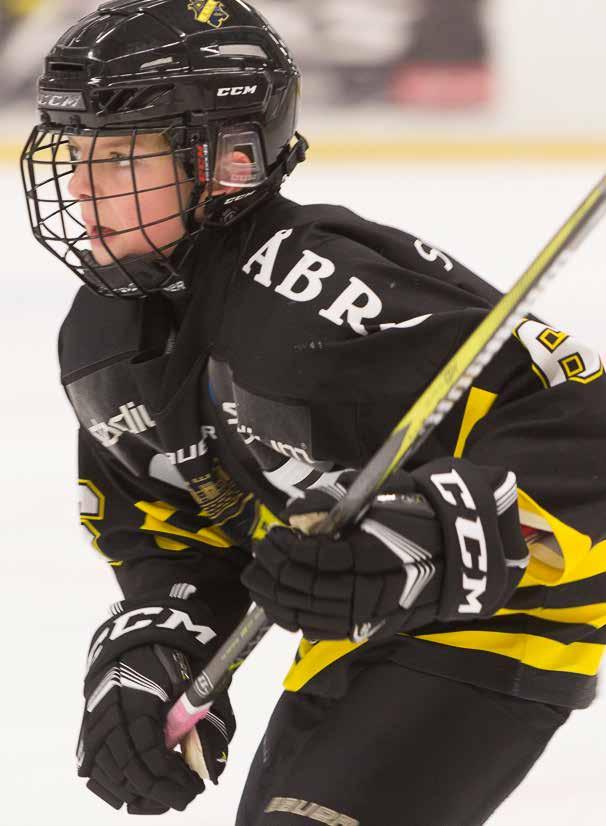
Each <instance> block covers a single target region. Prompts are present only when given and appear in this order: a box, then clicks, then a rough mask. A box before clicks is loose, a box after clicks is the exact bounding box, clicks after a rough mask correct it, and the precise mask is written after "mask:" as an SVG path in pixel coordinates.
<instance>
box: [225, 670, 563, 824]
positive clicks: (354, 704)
mask: <svg viewBox="0 0 606 826" xmlns="http://www.w3.org/2000/svg"><path fill="white" fill-rule="evenodd" d="M568 714H569V711H568V710H567V709H563V708H559V707H557V706H550V705H545V704H543V703H536V702H530V701H528V700H523V699H518V698H514V697H509V696H507V695H504V694H498V693H496V692H493V691H488V690H484V689H482V688H477V687H475V686H471V685H467V684H465V683H457V682H454V681H452V680H448V679H445V678H442V677H436V676H433V675H430V674H423V673H420V672H415V671H411V670H409V669H407V668H404V667H403V666H401V665H398V664H395V663H391V662H382V663H375V664H372V665H370V666H369V667H368V668H366V669H365V670H364V671H362V672H361V673H359V674H358V675H357V676H356V677H355V679H354V680H352V682H351V684H350V685H349V688H348V691H347V693H346V694H345V695H344V696H343V697H340V698H339V699H336V700H335V699H326V698H322V697H317V696H313V695H306V694H303V693H291V692H285V693H284V694H283V695H282V696H281V698H280V700H279V701H278V703H277V705H276V708H275V709H274V712H273V714H272V717H271V719H270V722H269V725H268V728H267V731H266V733H265V736H264V738H263V740H262V742H261V744H260V745H259V748H258V750H257V753H256V755H255V757H254V760H253V763H252V765H251V768H250V772H249V775H248V780H247V782H246V786H245V789H244V793H243V796H242V800H241V802H240V808H239V811H238V816H237V819H236V826H318V824H330V825H331V826H479V824H482V823H486V822H487V820H488V818H489V817H490V816H491V814H492V813H493V812H494V811H495V810H496V809H497V807H498V806H499V805H500V804H501V803H502V802H503V800H505V798H506V797H507V796H508V795H509V794H511V792H512V791H513V790H514V789H515V788H516V787H517V786H518V785H519V783H520V782H521V781H522V780H523V779H524V777H525V776H526V774H527V773H528V771H529V770H530V769H531V767H532V766H533V764H534V763H535V761H536V760H537V758H538V757H539V756H540V754H541V753H542V752H543V750H544V749H545V747H546V745H547V743H548V742H549V740H550V739H551V737H552V736H553V734H554V733H555V731H556V730H557V729H558V727H559V726H560V725H561V724H562V723H563V722H564V721H565V720H566V719H567V717H568ZM537 822H542V821H541V819H540V814H539V819H538V821H537Z"/></svg>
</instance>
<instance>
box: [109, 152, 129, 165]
mask: <svg viewBox="0 0 606 826" xmlns="http://www.w3.org/2000/svg"><path fill="white" fill-rule="evenodd" d="M109 157H110V158H111V159H112V161H113V162H114V163H115V164H116V165H117V166H119V167H120V168H121V169H127V168H128V167H130V164H131V160H132V158H131V156H130V155H124V154H123V153H122V152H110V154H109Z"/></svg>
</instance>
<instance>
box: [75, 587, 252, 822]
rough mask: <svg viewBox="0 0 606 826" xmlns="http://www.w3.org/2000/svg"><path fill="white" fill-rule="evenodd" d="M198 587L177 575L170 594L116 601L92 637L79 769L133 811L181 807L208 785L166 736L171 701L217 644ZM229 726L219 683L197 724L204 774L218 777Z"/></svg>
mask: <svg viewBox="0 0 606 826" xmlns="http://www.w3.org/2000/svg"><path fill="white" fill-rule="evenodd" d="M195 590H196V589H195V588H194V587H193V586H191V585H186V584H183V583H180V584H177V585H174V586H173V587H172V588H171V589H170V595H169V591H168V589H167V590H166V591H165V592H164V594H160V595H159V596H158V597H157V598H156V597H153V596H152V597H151V598H150V599H146V600H145V601H142V600H136V601H135V600H133V601H125V602H122V603H118V604H117V605H116V606H113V607H112V614H113V616H112V617H111V619H109V620H108V621H107V622H105V623H104V624H103V625H102V626H101V627H100V628H99V629H98V630H97V632H96V633H95V635H94V637H93V640H92V643H91V647H90V651H89V659H88V673H87V675H86V678H85V683H84V697H85V701H86V702H85V709H84V719H83V722H82V728H81V731H80V739H79V743H78V774H79V776H80V777H88V778H90V779H89V781H88V784H87V786H88V788H89V789H90V790H91V791H93V792H94V793H95V794H96V795H98V796H99V797H101V798H102V799H103V800H105V802H106V803H109V805H110V806H113V807H114V808H115V809H120V808H121V807H122V805H123V804H124V803H126V804H127V808H128V812H129V813H130V814H161V813H163V812H166V811H168V810H169V809H178V810H179V811H182V810H183V809H185V808H186V806H187V805H188V804H189V803H191V801H192V800H193V799H194V797H196V795H198V794H200V793H201V792H203V791H204V782H203V780H202V779H201V777H200V776H199V775H198V773H196V772H194V771H192V770H191V769H190V768H189V767H188V766H187V764H186V762H185V760H184V759H183V757H182V756H181V755H180V754H179V753H178V752H176V751H169V750H168V749H167V748H166V746H165V745H164V723H165V719H166V714H167V712H168V710H169V709H170V706H171V705H172V701H174V700H175V699H176V698H177V697H178V696H179V695H180V694H181V693H182V692H183V691H184V689H185V688H186V687H187V685H188V684H189V682H190V680H191V678H192V677H195V676H196V674H197V673H198V671H200V670H201V669H202V668H203V667H204V664H205V663H206V662H208V660H209V659H210V657H211V656H212V655H213V654H214V653H215V651H216V649H217V648H218V647H219V640H218V637H217V635H216V633H215V632H214V631H213V630H212V624H211V619H210V612H209V611H208V609H207V608H206V606H205V605H204V604H203V603H202V602H201V601H200V600H197V599H196V598H195V596H193V594H194V593H195ZM179 595H182V597H181V598H179ZM192 670H193V674H192ZM235 729H236V722H235V719H234V715H233V712H232V709H231V705H230V702H229V697H228V695H227V691H225V692H224V694H222V695H220V697H219V698H218V700H217V701H216V702H215V703H214V704H213V706H212V709H211V712H210V713H209V715H208V716H207V717H206V718H205V719H204V720H202V721H201V722H200V723H198V724H197V727H196V730H197V734H198V736H199V738H200V743H201V746H202V752H203V758H204V759H203V761H202V763H203V765H202V767H201V768H202V774H204V775H205V776H207V777H208V778H210V779H211V780H212V782H213V783H215V784H216V783H217V781H218V778H219V775H220V774H221V772H222V771H223V770H224V768H225V764H226V762H227V755H228V743H229V742H230V741H231V739H232V737H233V735H234V732H235Z"/></svg>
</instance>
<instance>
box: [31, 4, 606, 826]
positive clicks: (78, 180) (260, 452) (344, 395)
mask: <svg viewBox="0 0 606 826" xmlns="http://www.w3.org/2000/svg"><path fill="white" fill-rule="evenodd" d="M298 98H299V74H298V71H297V69H296V66H295V65H294V63H293V61H292V59H291V57H290V55H289V52H288V50H287V48H286V46H285V45H284V44H283V43H282V41H281V40H280V38H279V36H278V35H277V34H276V32H274V31H273V30H272V29H271V27H270V26H269V25H268V24H267V23H266V22H265V21H264V20H263V19H262V18H261V17H260V16H259V15H258V14H257V13H256V12H255V11H254V10H253V9H252V8H251V7H250V6H248V4H247V3H245V2H242V0H222V2H214V0H191V2H190V3H189V4H188V3H187V0H139V1H138V2H131V0H126V2H125V0H112V2H110V3H106V4H105V5H103V6H101V7H100V8H99V10H98V11H97V12H96V13H94V14H91V15H89V16H88V17H85V18H84V19H83V20H81V21H79V22H78V23H76V24H75V25H74V26H73V27H72V28H71V29H70V30H69V31H68V32H67V33H66V34H65V35H64V36H63V37H62V38H61V39H60V40H59V42H58V43H57V44H56V46H55V47H54V48H53V49H52V51H51V52H50V54H49V55H48V57H47V59H46V63H45V69H44V74H43V75H42V77H41V79H40V82H39V97H38V103H39V108H40V113H41V118H40V123H39V125H38V126H36V127H35V129H34V130H33V132H32V135H31V137H30V139H29V141H28V143H27V145H26V147H25V149H24V152H23V170H24V180H25V186H26V194H27V198H28V204H29V206H30V216H31V221H32V227H33V230H34V234H35V236H36V238H37V239H38V240H39V241H40V242H41V243H42V244H44V245H45V246H46V247H47V248H48V249H49V250H50V251H52V252H53V253H54V254H55V255H57V256H59V257H60V258H61V259H62V260H63V261H64V262H65V263H66V265H67V266H68V267H69V268H70V270H72V271H73V272H74V273H75V274H76V275H78V276H79V277H80V278H81V279H82V280H83V281H84V282H85V284H86V286H85V287H83V288H82V289H81V290H80V291H79V292H78V294H77V296H76V298H75V301H74V304H73V306H72V308H71V310H70V312H69V314H68V316H67V318H66V320H65V322H64V324H63V327H62V330H61V336H60V359H61V372H62V380H63V384H64V386H65V390H66V392H67V395H68V398H69V400H70V402H71V404H72V406H73V408H74V411H75V413H76V415H77V417H78V421H79V424H80V431H79V433H80V440H79V445H80V447H79V458H80V477H81V478H80V492H81V520H82V523H83V525H84V526H85V528H86V529H87V530H88V532H89V533H90V537H91V541H92V544H93V546H94V547H95V548H96V549H97V551H99V552H100V553H101V554H102V555H104V556H105V558H106V559H107V561H108V562H109V564H110V565H111V566H112V567H113V569H114V571H115V574H116V577H117V579H118V582H119V584H120V587H121V589H122V591H123V594H124V599H123V601H121V602H120V603H118V604H117V605H115V606H113V608H112V611H111V616H110V618H109V619H108V620H107V621H106V622H105V623H104V624H103V625H102V626H101V627H100V628H99V629H98V630H97V631H96V632H95V634H94V635H93V640H92V643H91V648H90V653H89V659H88V666H87V674H86V678H85V684H84V696H85V707H84V717H83V723H82V729H81V735H80V739H79V745H78V759H79V774H80V776H82V777H86V778H88V786H89V788H90V789H91V790H92V791H93V792H95V793H96V794H97V795H99V796H100V797H101V798H103V800H105V801H106V802H107V803H109V804H110V805H111V806H114V807H115V808H117V809H119V808H120V807H121V806H122V805H123V804H126V805H127V808H128V811H129V812H132V813H156V812H164V811H167V810H168V809H170V808H174V809H178V810H182V809H184V808H185V807H186V806H187V805H188V804H189V803H190V802H191V801H192V800H193V798H194V797H196V795H198V794H199V793H201V792H202V791H203V789H204V783H203V780H202V779H201V777H200V776H199V775H198V774H196V773H195V772H194V771H192V770H191V769H190V768H189V767H188V766H187V765H186V763H185V761H184V759H183V758H182V757H181V756H180V754H178V753H176V752H169V751H167V750H166V748H165V746H164V740H163V723H164V719H165V716H166V713H167V710H168V708H169V707H170V704H171V702H172V701H173V700H174V698H175V697H176V696H177V695H178V694H179V693H180V692H181V691H182V690H183V687H184V686H185V685H186V684H187V682H188V680H189V679H190V678H191V675H192V673H195V672H197V671H198V670H199V669H200V668H201V667H202V666H203V665H204V663H205V662H207V661H208V659H209V658H210V657H211V656H212V655H213V653H214V652H215V651H216V650H217V647H218V646H219V645H220V643H221V641H222V640H224V639H225V638H226V636H227V635H228V634H229V633H230V632H231V631H232V630H233V629H234V627H235V626H236V624H237V623H238V622H239V620H240V619H241V618H242V617H243V615H244V613H245V612H246V611H247V609H248V607H249V604H250V599H251V596H252V598H253V599H254V601H255V602H257V603H259V604H260V605H262V606H263V607H264V608H265V610H266V611H267V613H268V615H269V616H270V617H271V618H272V619H273V620H274V621H275V622H277V623H278V624H280V625H281V626H283V627H284V628H287V629H289V630H292V631H295V630H299V629H302V630H303V632H304V638H303V640H302V641H301V643H300V645H299V648H298V651H297V653H296V657H295V662H294V664H293V666H292V668H291V669H290V671H289V673H288V675H287V676H286V680H285V689H286V691H285V693H284V694H283V696H282V698H281V699H280V701H279V703H278V705H277V707H276V709H275V712H274V714H273V716H272V719H271V721H270V723H269V727H268V731H267V734H266V736H265V737H264V739H263V742H262V744H261V745H260V747H259V750H258V753H257V754H256V756H255V757H254V760H253V763H252V767H251V770H250V774H249V778H248V781H247V784H246V787H245V790H244V793H243V797H242V800H241V803H240V808H239V813H238V816H237V821H236V822H237V826H298V825H299V824H300V825H301V826H303V824H309V826H313V825H314V824H317V823H330V824H333V826H337V824H340V826H355V825H356V824H357V826H396V824H397V825H398V826H399V824H407V826H475V824H481V823H484V822H486V820H487V819H488V818H489V817H490V815H491V813H492V812H493V811H494V810H495V809H496V808H497V807H498V806H499V804H500V803H501V802H502V801H503V800H504V799H505V798H506V797H507V795H508V794H509V793H510V792H511V791H512V790H513V789H514V788H515V787H516V786H517V785H518V784H519V783H520V781H521V780H522V779H523V778H524V777H525V775H526V774H527V772H528V771H529V769H530V768H531V766H532V765H533V764H534V762H535V761H536V759H537V757H538V756H539V755H540V754H541V752H542V751H543V750H544V748H545V747H546V745H547V743H548V742H549V740H550V738H551V737H552V735H553V734H554V732H555V731H556V730H557V729H558V727H559V726H560V725H561V724H562V723H563V722H564V721H565V720H566V718H567V717H568V715H569V712H570V710H571V709H575V708H583V707H585V706H587V705H589V704H590V703H591V701H592V699H593V697H594V694H595V687H596V674H597V671H598V666H599V661H600V657H601V655H602V652H603V646H604V643H605V642H606V637H605V634H604V631H603V630H601V629H602V627H603V626H604V625H605V624H606V610H605V608H604V605H605V604H606V551H605V548H606V546H605V545H604V544H601V545H600V544H599V543H600V540H602V539H603V537H604V527H605V521H606V520H605V517H604V503H605V502H606V473H605V472H604V468H605V467H606V461H605V460H606V418H605V417H604V413H603V411H604V409H605V402H606V378H605V377H604V371H603V367H602V365H601V363H600V360H599V358H598V357H597V356H596V355H595V354H594V353H593V352H592V351H591V350H590V349H589V348H587V347H585V346H584V345H582V344H580V343H579V342H578V341H576V339H575V338H574V337H573V336H571V335H568V334H566V333H564V332H562V331H560V330H557V329H553V328H552V327H550V326H549V325H548V324H545V323H543V322H541V321H538V320H536V319H534V318H529V319H526V320H524V321H522V323H520V324H519V326H518V327H517V329H516V331H515V335H514V336H513V337H512V338H511V339H510V340H509V341H508V343H507V344H506V345H505V347H504V348H503V350H502V351H501V353H500V354H499V355H498V356H497V357H496V358H495V359H494V361H493V362H492V363H491V364H490V365H489V366H488V367H487V368H486V369H485V370H484V372H483V373H482V374H481V375H480V376H479V377H478V378H477V379H476V381H475V382H474V385H473V386H472V388H471V389H470V390H469V392H468V393H466V395H465V396H464V398H462V399H461V400H460V402H459V403H458V404H457V405H456V407H455V408H454V409H453V410H452V412H451V413H450V414H449V415H448V416H447V418H446V419H445V420H444V422H443V423H442V424H441V425H440V426H439V427H438V428H437V429H436V430H435V431H434V432H433V434H432V436H431V437H430V438H429V439H428V441H427V442H426V443H425V444H424V446H423V448H422V449H421V450H420V451H419V453H417V454H416V455H415V457H414V460H413V461H412V462H411V463H410V464H409V465H408V466H407V467H406V470H402V471H400V472H398V473H397V474H396V475H394V476H393V477H392V479H391V480H390V482H389V483H387V485H386V488H385V490H384V492H383V493H382V494H381V495H380V496H379V497H377V499H376V500H375V501H374V502H373V504H372V506H371V508H370V509H369V511H368V512H367V513H366V514H364V516H363V518H362V519H360V520H359V521H358V523H357V524H356V525H353V526H350V527H349V528H348V529H347V530H346V531H344V532H343V533H342V535H341V536H339V537H336V538H333V537H325V536H322V537H320V536H313V537H310V536H306V535H305V534H303V533H302V532H300V531H297V530H294V529H293V528H291V527H289V524H290V519H291V517H295V516H296V517H300V516H301V515H307V514H308V513H310V512H318V511H320V512H321V511H324V510H327V509H328V508H330V506H331V504H332V503H333V502H334V501H335V498H338V497H339V496H341V495H342V493H343V491H344V490H345V489H346V487H347V485H348V484H350V482H351V478H352V475H353V474H355V473H356V472H357V470H359V469H360V468H361V467H363V466H364V464H365V463H366V462H367V460H368V459H369V457H370V456H371V455H372V454H373V452H374V451H375V450H376V449H377V447H378V446H379V445H380V444H381V443H382V441H383V439H384V438H385V437H386V435H387V434H388V432H389V431H390V429H391V427H392V426H393V424H394V423H395V422H396V421H397V420H398V419H399V418H400V417H401V415H402V413H403V412H404V411H405V410H406V409H407V408H408V407H409V406H410V405H411V404H412V402H413V401H414V400H415V399H416V398H417V397H418V395H419V393H421V391H422V390H423V389H424V387H426V386H427V384H428V382H429V381H430V380H431V379H432V377H433V376H434V375H435V373H436V372H437V371H438V370H439V369H440V367H441V366H442V365H443V364H444V363H445V361H446V360H447V359H448V357H449V356H450V355H451V354H452V353H453V352H454V351H455V350H456V349H457V347H458V346H459V345H460V343H461V342H462V341H464V340H465V338H466V337H467V336H468V335H469V334H470V333H471V331H472V330H473V329H474V328H475V327H476V326H477V324H478V323H479V321H480V320H481V319H482V318H483V317H484V316H485V315H486V313H487V312H488V311H489V309H490V307H491V306H492V305H493V304H494V303H495V302H496V300H497V299H498V292H497V291H496V290H495V289H493V288H492V287H490V286H489V285H488V284H486V283H485V282H483V281H482V280H481V279H480V278H478V277H477V276H475V275H473V274H472V273H471V272H469V271H468V270H467V269H466V268H465V267H463V266H462V265H461V264H459V263H457V262H456V261H455V260H454V259H453V258H451V257H450V256H449V255H446V254H445V253H443V252H441V251H440V250H438V249H436V248H434V247H432V246H431V245H429V244H427V243H425V242H424V241H422V240H420V239H417V238H415V237H414V236H411V235H408V234H406V233H405V232H401V231H400V230H396V229H391V228H389V227H385V226H380V225H377V224H374V223H372V222H370V221H367V220H364V219H362V218H360V217H358V216H357V215H355V214H353V213H351V212H349V211H348V210H347V209H345V208H342V207H337V206H327V205H310V206H300V205H298V204H295V203H293V202H291V201H288V200H286V199H285V198H283V197H281V196H280V194H279V189H280V185H281V183H282V180H283V178H284V177H285V176H286V175H288V174H290V173H291V172H292V171H293V169H294V168H295V166H296V165H297V163H298V162H300V161H301V160H303V158H304V155H305V148H306V145H305V141H304V140H303V138H301V137H300V136H298V135H297V134H296V133H295V127H296V118H297V106H298ZM411 491H412V492H420V493H422V494H424V496H425V497H426V498H427V499H428V500H429V502H430V504H431V509H430V510H428V509H422V510H421V511H418V510H417V511H411V509H410V507H409V505H408V504H407V503H408V502H409V501H410V497H408V498H407V497H403V496H402V495H401V494H402V493H406V492H411ZM529 549H530V561H529ZM251 554H252V555H251ZM253 556H254V559H253ZM268 679H276V675H268ZM234 729H235V721H234V715H233V713H232V710H231V707H230V704H229V699H228V696H227V693H225V694H224V695H223V696H222V697H221V699H220V700H219V701H217V702H216V703H215V705H214V706H213V709H212V713H211V714H210V715H209V717H208V718H207V719H205V720H204V721H203V722H202V723H200V724H199V725H198V727H197V731H198V734H199V737H200V741H201V746H202V749H203V754H204V762H205V770H204V771H203V772H202V773H203V774H205V775H206V777H207V778H210V780H212V781H213V782H215V783H216V782H217V780H218V778H219V775H220V774H221V771H222V770H223V769H224V767H225V762H226V760H227V755H228V743H229V740H230V739H231V737H232V735H233V732H234Z"/></svg>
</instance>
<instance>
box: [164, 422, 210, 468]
mask: <svg viewBox="0 0 606 826" xmlns="http://www.w3.org/2000/svg"><path fill="white" fill-rule="evenodd" d="M200 433H201V435H202V438H201V439H200V441H199V442H197V443H196V444H193V445H188V447H180V448H179V449H178V450H176V451H175V452H174V453H171V452H168V453H166V454H165V455H166V458H167V459H168V460H169V462H170V463H171V464H172V465H182V464H184V462H191V461H192V460H193V459H197V458H198V457H199V456H204V455H205V454H206V453H208V447H207V445H206V442H207V441H208V439H216V438H217V433H216V430H215V428H214V427H213V426H212V425H206V424H205V425H202V426H201V427H200Z"/></svg>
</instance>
